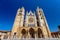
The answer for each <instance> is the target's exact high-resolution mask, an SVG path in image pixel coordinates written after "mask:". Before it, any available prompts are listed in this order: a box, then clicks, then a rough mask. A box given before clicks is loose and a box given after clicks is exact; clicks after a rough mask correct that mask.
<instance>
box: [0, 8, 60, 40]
mask: <svg viewBox="0 0 60 40" xmlns="http://www.w3.org/2000/svg"><path fill="white" fill-rule="evenodd" d="M25 13H26V15H25ZM59 35H60V32H50V30H49V27H48V24H47V21H46V18H45V15H44V12H43V9H42V8H39V7H37V9H36V12H32V11H31V10H30V11H29V12H28V11H27V12H26V11H25V9H24V7H22V8H19V9H18V10H17V13H16V17H15V20H14V24H13V27H12V30H11V31H1V30H0V38H1V39H7V38H60V37H59Z"/></svg>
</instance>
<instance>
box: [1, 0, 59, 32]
mask: <svg viewBox="0 0 60 40" xmlns="http://www.w3.org/2000/svg"><path fill="white" fill-rule="evenodd" d="M22 6H24V7H25V9H26V11H27V10H28V11H29V10H32V11H36V8H37V6H39V7H40V8H42V9H43V10H44V14H45V16H46V19H47V22H48V25H49V28H50V31H51V32H53V31H58V25H60V0H0V30H11V29H12V26H13V23H14V18H15V15H16V12H17V10H18V8H21V7H22Z"/></svg>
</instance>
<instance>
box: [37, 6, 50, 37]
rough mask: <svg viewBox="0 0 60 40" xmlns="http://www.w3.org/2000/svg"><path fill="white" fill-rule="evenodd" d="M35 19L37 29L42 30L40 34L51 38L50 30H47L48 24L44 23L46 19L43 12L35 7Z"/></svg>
mask: <svg viewBox="0 0 60 40" xmlns="http://www.w3.org/2000/svg"><path fill="white" fill-rule="evenodd" d="M36 17H37V25H38V27H41V28H42V32H43V34H44V36H45V37H51V33H50V30H49V28H48V24H47V21H46V18H45V16H44V13H43V10H42V9H41V8H39V7H37V10H36Z"/></svg>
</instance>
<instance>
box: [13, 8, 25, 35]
mask: <svg viewBox="0 0 60 40" xmlns="http://www.w3.org/2000/svg"><path fill="white" fill-rule="evenodd" d="M24 13H25V9H24V7H22V8H19V9H18V11H17V14H16V17H15V21H14V24H13V29H12V35H17V30H18V28H19V27H23V23H24Z"/></svg>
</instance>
